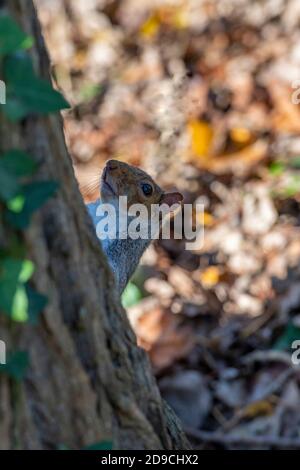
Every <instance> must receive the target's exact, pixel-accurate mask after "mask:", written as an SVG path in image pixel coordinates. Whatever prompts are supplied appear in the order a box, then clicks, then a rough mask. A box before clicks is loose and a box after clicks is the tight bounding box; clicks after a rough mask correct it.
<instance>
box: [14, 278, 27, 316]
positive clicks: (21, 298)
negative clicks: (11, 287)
mask: <svg viewBox="0 0 300 470" xmlns="http://www.w3.org/2000/svg"><path fill="white" fill-rule="evenodd" d="M10 316H11V318H12V320H14V321H15V322H18V323H26V322H27V321H28V298H27V294H26V290H25V287H24V286H23V285H18V287H17V290H16V292H15V295H14V298H13V304H12V311H11V315H10Z"/></svg>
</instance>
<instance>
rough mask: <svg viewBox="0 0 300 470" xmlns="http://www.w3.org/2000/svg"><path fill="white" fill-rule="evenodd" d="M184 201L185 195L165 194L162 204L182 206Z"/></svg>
mask: <svg viewBox="0 0 300 470" xmlns="http://www.w3.org/2000/svg"><path fill="white" fill-rule="evenodd" d="M182 201H183V195H182V194H180V193H164V194H163V196H162V198H161V200H160V204H167V205H168V206H169V207H172V206H173V205H174V204H181V203H182Z"/></svg>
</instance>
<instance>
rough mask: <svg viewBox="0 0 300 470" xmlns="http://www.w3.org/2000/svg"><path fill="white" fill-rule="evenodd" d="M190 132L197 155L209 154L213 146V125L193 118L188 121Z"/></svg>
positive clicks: (192, 145) (193, 149) (193, 148)
mask: <svg viewBox="0 0 300 470" xmlns="http://www.w3.org/2000/svg"><path fill="white" fill-rule="evenodd" d="M188 132H189V134H190V137H191V147H192V151H193V153H194V154H195V155H196V156H197V157H203V156H207V154H208V153H209V150H210V148H211V144H212V139H213V130H212V128H211V126H210V125H209V124H208V123H207V122H205V121H200V120H198V119H192V120H191V121H190V122H189V123H188Z"/></svg>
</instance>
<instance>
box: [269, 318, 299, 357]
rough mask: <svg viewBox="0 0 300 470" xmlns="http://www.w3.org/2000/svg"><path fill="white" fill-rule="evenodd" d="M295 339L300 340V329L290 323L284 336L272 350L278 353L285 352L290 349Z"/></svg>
mask: <svg viewBox="0 0 300 470" xmlns="http://www.w3.org/2000/svg"><path fill="white" fill-rule="evenodd" d="M295 339H300V328H299V327H297V326H295V325H294V324H293V323H292V322H289V323H288V324H287V325H286V327H285V330H284V332H283V333H282V335H281V336H280V337H279V338H278V339H277V341H276V342H275V343H274V345H273V347H272V349H275V350H277V351H284V350H286V349H290V347H291V344H292V342H293V341H294V340H295Z"/></svg>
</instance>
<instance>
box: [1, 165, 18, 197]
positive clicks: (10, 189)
mask: <svg viewBox="0 0 300 470" xmlns="http://www.w3.org/2000/svg"><path fill="white" fill-rule="evenodd" d="M19 190H20V186H19V183H18V178H17V177H16V176H15V175H13V174H11V173H10V172H9V171H7V170H6V169H5V168H1V163H0V199H1V200H2V201H5V202H7V201H9V200H10V199H12V198H13V197H14V196H16V195H17V193H18V192H19Z"/></svg>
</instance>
